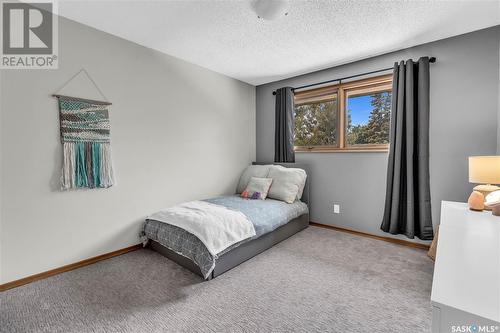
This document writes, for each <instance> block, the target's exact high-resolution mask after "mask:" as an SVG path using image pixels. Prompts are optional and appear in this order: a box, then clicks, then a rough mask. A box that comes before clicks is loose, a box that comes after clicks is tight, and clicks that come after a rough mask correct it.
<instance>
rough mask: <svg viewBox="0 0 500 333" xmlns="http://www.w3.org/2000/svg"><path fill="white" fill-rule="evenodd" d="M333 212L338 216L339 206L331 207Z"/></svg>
mask: <svg viewBox="0 0 500 333" xmlns="http://www.w3.org/2000/svg"><path fill="white" fill-rule="evenodd" d="M333 212H334V213H335V214H340V205H337V204H334V205H333Z"/></svg>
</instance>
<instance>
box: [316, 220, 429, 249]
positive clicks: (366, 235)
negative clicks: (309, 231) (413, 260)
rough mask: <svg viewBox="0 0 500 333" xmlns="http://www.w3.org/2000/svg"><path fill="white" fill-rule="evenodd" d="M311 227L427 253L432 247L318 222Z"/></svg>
mask: <svg viewBox="0 0 500 333" xmlns="http://www.w3.org/2000/svg"><path fill="white" fill-rule="evenodd" d="M309 225H312V226H315V227H320V228H325V229H332V230H337V231H341V232H346V233H349V234H353V235H358V236H362V237H368V238H372V239H377V240H381V241H384V242H389V243H394V244H398V245H404V246H409V247H413V248H416V249H421V250H426V251H428V250H429V247H430V245H427V244H421V243H414V242H410V241H406V240H403V239H396V238H390V237H382V236H376V235H372V234H367V233H365V232H361V231H356V230H351V229H345V228H341V227H336V226H333V225H327V224H322V223H317V222H312V221H310V222H309Z"/></svg>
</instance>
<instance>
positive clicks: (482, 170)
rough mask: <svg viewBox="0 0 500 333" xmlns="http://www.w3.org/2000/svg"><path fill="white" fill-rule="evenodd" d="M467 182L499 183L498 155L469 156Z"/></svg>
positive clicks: (499, 164)
mask: <svg viewBox="0 0 500 333" xmlns="http://www.w3.org/2000/svg"><path fill="white" fill-rule="evenodd" d="M469 182H470V183H475V184H500V156H470V157H469Z"/></svg>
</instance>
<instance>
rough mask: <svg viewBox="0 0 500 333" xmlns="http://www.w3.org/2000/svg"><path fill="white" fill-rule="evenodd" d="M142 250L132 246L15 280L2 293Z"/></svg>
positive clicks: (1, 289) (4, 287) (137, 246)
mask: <svg viewBox="0 0 500 333" xmlns="http://www.w3.org/2000/svg"><path fill="white" fill-rule="evenodd" d="M141 248H142V244H136V245H132V246H129V247H126V248H123V249H120V250H116V251H113V252H109V253H105V254H101V255H99V256H96V257H92V258H88V259H85V260H82V261H78V262H75V263H73V264H69V265H66V266H62V267H59V268H54V269H51V270H48V271H46V272H42V273H38V274H35V275H31V276H28V277H25V278H22V279H19V280H14V281H11V282H7V283H4V284H0V292H1V291H5V290H8V289H12V288H15V287H19V286H22V285H24V284H28V283H31V282H34V281H38V280H42V279H45V278H48V277H49V276H54V275H57V274H61V273H64V272H68V271H72V270H74V269H77V268H80V267H84V266H87V265H91V264H94V263H96V262H98V261H102V260H106V259H109V258H113V257H116V256H119V255H122V254H125V253H128V252H132V251H136V250H139V249H141Z"/></svg>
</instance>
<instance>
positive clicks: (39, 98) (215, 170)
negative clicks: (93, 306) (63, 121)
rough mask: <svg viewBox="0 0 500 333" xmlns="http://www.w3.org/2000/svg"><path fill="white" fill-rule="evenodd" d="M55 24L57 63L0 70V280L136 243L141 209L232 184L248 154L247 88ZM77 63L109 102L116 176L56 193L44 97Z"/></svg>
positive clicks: (54, 148)
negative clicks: (101, 184) (100, 185)
mask: <svg viewBox="0 0 500 333" xmlns="http://www.w3.org/2000/svg"><path fill="white" fill-rule="evenodd" d="M59 31H60V33H59V48H60V53H59V59H60V61H59V67H60V68H59V70H54V71H46V70H26V71H25V70H10V71H4V72H3V73H2V78H1V90H2V95H3V98H2V99H1V108H2V120H3V121H2V123H1V127H0V128H1V135H0V140H1V146H0V147H1V158H2V160H1V168H2V169H1V177H0V182H2V184H1V198H2V200H1V204H2V206H3V214H2V215H0V216H1V217H2V221H1V230H2V233H1V235H0V237H1V238H0V240H1V245H0V251H1V266H0V268H1V270H2V273H3V274H2V277H1V279H0V283H5V282H8V281H12V280H15V279H19V278H22V277H25V276H29V275H31V274H35V273H39V272H42V271H45V270H49V269H53V268H56V267H60V266H63V265H66V264H70V263H73V262H76V261H79V260H82V259H86V258H89V257H92V256H96V255H99V254H102V253H106V252H110V251H114V250H117V249H120V248H124V247H127V246H130V245H133V244H137V243H138V242H139V238H138V233H139V231H140V227H141V224H142V221H143V220H144V218H145V216H146V215H148V214H149V213H152V212H154V211H156V210H158V209H161V208H163V207H166V206H169V205H172V204H175V203H178V202H182V201H186V200H194V199H201V198H205V197H210V196H214V195H219V194H223V193H232V192H233V191H234V188H235V186H236V182H237V179H238V177H239V175H240V173H241V171H242V170H243V168H244V167H245V166H246V165H248V164H249V163H250V162H251V161H252V160H254V159H255V87H253V86H251V85H248V84H245V83H242V82H240V81H237V80H234V79H231V78H228V77H225V76H223V75H220V74H217V73H214V72H212V71H209V70H206V69H203V68H201V67H198V66H195V65H192V64H189V63H186V62H184V61H181V60H179V59H176V58H173V57H171V56H168V55H165V54H162V53H159V52H156V51H153V50H150V49H147V48H144V47H141V46H139V45H136V44H133V43H131V42H128V41H126V40H123V39H120V38H117V37H114V36H112V35H109V34H106V33H103V32H100V31H97V30H94V29H92V28H89V27H86V26H83V25H80V24H78V23H75V22H72V21H69V20H66V19H63V18H61V19H60V21H59ZM81 68H85V69H86V70H87V71H88V72H89V73H90V75H91V76H92V77H93V78H94V80H95V81H96V82H97V84H98V85H99V87H100V88H101V90H102V91H103V92H104V94H105V95H106V97H107V98H108V99H109V100H110V101H111V102H113V105H112V108H111V114H110V118H111V139H112V145H111V146H112V153H113V159H114V167H115V171H116V176H117V179H118V183H117V185H116V186H114V187H112V188H110V189H99V190H78V191H70V192H61V191H60V190H59V177H60V168H61V144H60V141H59V120H58V107H57V103H56V100H55V99H54V98H51V97H50V94H52V93H54V92H55V91H56V90H57V89H58V88H59V87H60V86H61V85H62V84H63V83H64V82H65V81H66V80H68V79H69V78H70V77H71V76H72V75H74V74H75V73H76V72H78V71H79V70H80V69H81ZM71 87H72V86H68V87H67V88H66V89H65V90H64V92H65V93H67V94H73V95H80V96H82V95H84V97H93V98H99V95H97V94H95V95H94V96H89V94H90V93H91V91H90V90H88V89H84V88H83V87H81V86H80V84H79V83H77V84H76V86H75V85H73V87H72V88H71ZM233 193H234V192H233ZM2 206H0V207H2Z"/></svg>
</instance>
